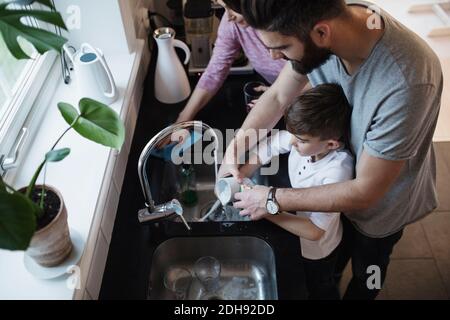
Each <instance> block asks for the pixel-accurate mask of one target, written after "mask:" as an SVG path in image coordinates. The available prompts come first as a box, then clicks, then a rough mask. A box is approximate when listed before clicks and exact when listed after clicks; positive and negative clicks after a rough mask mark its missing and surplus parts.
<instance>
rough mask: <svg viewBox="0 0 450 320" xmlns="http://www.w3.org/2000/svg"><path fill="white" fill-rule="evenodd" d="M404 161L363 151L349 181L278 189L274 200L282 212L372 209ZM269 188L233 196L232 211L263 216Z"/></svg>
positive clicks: (256, 216) (389, 185)
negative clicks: (377, 156) (374, 155)
mask: <svg viewBox="0 0 450 320" xmlns="http://www.w3.org/2000/svg"><path fill="white" fill-rule="evenodd" d="M404 165H405V161H390V160H384V159H380V158H375V157H372V156H370V155H369V154H368V153H366V152H365V151H364V152H363V154H362V156H361V159H360V161H359V163H358V166H357V168H356V178H355V179H353V180H350V181H346V182H342V183H335V184H328V185H323V186H319V187H313V188H306V189H279V190H277V192H276V199H277V201H278V202H279V204H280V207H281V210H284V211H313V212H349V213H350V214H351V211H355V210H364V209H367V208H370V207H372V206H373V205H375V204H376V203H377V202H378V201H379V200H381V199H382V197H383V196H384V195H385V194H386V193H387V192H388V191H389V189H390V188H391V186H392V184H393V183H394V182H395V181H396V180H397V178H398V177H399V175H400V172H401V171H402V169H403V167H404ZM267 194H268V188H258V189H256V190H246V191H244V192H242V193H238V194H236V195H235V197H236V199H238V200H240V201H238V202H236V203H235V207H237V208H242V209H244V210H243V211H242V213H243V214H250V215H251V218H252V219H257V218H258V215H261V214H264V212H265V209H264V210H261V209H262V208H264V207H265V202H266V199H267Z"/></svg>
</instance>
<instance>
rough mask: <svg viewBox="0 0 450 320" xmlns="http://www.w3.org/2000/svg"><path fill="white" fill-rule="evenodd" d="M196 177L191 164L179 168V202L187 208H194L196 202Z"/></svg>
mask: <svg viewBox="0 0 450 320" xmlns="http://www.w3.org/2000/svg"><path fill="white" fill-rule="evenodd" d="M196 183H197V181H196V176H195V170H194V165H193V164H182V165H181V166H180V187H181V202H182V203H183V204H184V205H185V206H187V207H192V206H195V205H196V204H197V202H198V196H197V189H196Z"/></svg>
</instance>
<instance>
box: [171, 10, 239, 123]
mask: <svg viewBox="0 0 450 320" xmlns="http://www.w3.org/2000/svg"><path fill="white" fill-rule="evenodd" d="M233 28H236V26H235V25H234V23H233V22H230V21H227V19H226V16H224V18H223V19H222V20H221V22H220V26H219V30H218V32H217V39H216V42H215V47H214V51H213V55H212V57H211V60H210V61H209V63H208V67H207V68H206V70H205V72H204V73H203V75H202V76H201V78H200V80H199V81H198V84H197V86H196V88H195V89H194V92H193V93H192V96H191V98H190V99H189V101H188V103H187V104H186V107H185V108H184V110H183V111H182V112H181V113H180V115H179V117H178V119H177V122H182V121H190V120H193V119H194V117H195V116H196V114H197V113H198V112H199V111H200V110H202V109H203V108H204V107H205V106H206V104H207V103H208V102H209V101H210V100H211V99H212V98H213V97H214V96H215V95H216V93H217V91H219V89H220V87H221V86H222V85H223V83H224V81H225V79H226V78H227V76H228V73H229V72H230V69H231V66H232V65H233V62H234V60H235V58H236V56H237V54H238V53H239V50H240V49H241V44H240V42H239V40H238V38H237V37H236V36H235V35H234V31H233V30H234V29H233Z"/></svg>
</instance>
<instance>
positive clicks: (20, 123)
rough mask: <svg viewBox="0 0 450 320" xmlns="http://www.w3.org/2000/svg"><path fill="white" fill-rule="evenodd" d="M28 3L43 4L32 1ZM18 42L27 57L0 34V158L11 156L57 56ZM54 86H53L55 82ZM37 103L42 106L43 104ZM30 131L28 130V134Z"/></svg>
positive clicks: (36, 23)
mask: <svg viewBox="0 0 450 320" xmlns="http://www.w3.org/2000/svg"><path fill="white" fill-rule="evenodd" d="M2 2H6V0H0V3H2ZM32 7H33V8H35V7H36V8H39V9H41V8H43V7H42V6H40V5H36V4H34V5H33V6H32ZM23 8H25V9H31V6H25V7H23V6H22V7H21V9H23ZM22 22H23V23H26V24H28V25H32V26H35V27H38V28H45V29H48V30H49V31H53V32H54V28H53V30H52V29H51V27H47V25H46V24H41V23H39V21H36V20H35V19H32V18H23V21H22ZM19 43H20V45H21V47H22V49H23V50H24V51H25V52H26V53H27V55H28V56H30V57H31V59H28V60H17V59H15V58H14V57H13V56H12V55H11V53H10V52H9V50H8V48H7V46H6V44H5V41H4V40H3V37H1V36H0V158H1V157H2V156H3V157H8V156H11V150H12V149H13V148H14V145H15V142H16V141H17V139H18V137H19V135H20V133H21V131H22V128H23V127H24V125H25V122H26V121H28V116H29V114H30V112H31V111H34V107H35V106H34V104H35V100H36V99H37V97H38V96H39V94H40V93H41V90H42V88H43V85H44V83H45V81H46V79H47V76H48V75H49V73H50V70H51V68H52V66H53V65H54V62H55V60H56V57H57V54H56V53H55V52H48V53H46V54H44V55H39V53H38V52H37V51H36V50H35V48H34V47H33V46H32V45H31V44H30V43H29V42H28V41H26V40H24V39H20V38H19ZM54 86H55V87H56V83H55V84H54ZM36 107H38V106H37V104H36ZM39 107H41V108H44V107H45V104H43V105H41V106H39ZM26 125H27V126H29V124H26ZM32 134H33V133H32V132H29V136H32ZM2 173H4V172H2V170H1V168H0V174H2Z"/></svg>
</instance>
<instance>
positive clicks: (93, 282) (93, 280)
mask: <svg viewBox="0 0 450 320" xmlns="http://www.w3.org/2000/svg"><path fill="white" fill-rule="evenodd" d="M108 250H109V245H108V242H107V241H106V238H105V236H104V235H103V232H99V233H98V237H97V242H96V245H95V248H94V254H93V256H92V261H91V267H90V268H89V275H88V278H87V282H86V290H87V292H88V294H89V295H90V297H91V298H92V299H95V300H96V299H98V296H99V294H100V289H101V286H102V280H103V272H104V271H105V266H106V259H107V258H108Z"/></svg>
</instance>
